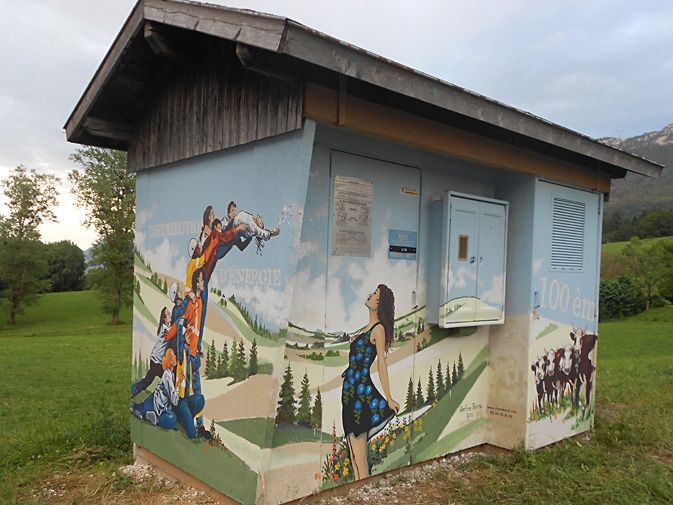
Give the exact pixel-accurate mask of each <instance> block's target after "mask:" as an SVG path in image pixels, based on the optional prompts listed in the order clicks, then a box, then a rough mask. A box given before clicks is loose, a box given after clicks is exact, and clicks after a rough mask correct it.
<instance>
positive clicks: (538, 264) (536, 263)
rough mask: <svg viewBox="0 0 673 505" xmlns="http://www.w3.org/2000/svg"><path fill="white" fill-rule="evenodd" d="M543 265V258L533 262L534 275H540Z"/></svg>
mask: <svg viewBox="0 0 673 505" xmlns="http://www.w3.org/2000/svg"><path fill="white" fill-rule="evenodd" d="M543 265H544V259H543V258H540V259H536V260H535V261H533V273H534V274H536V273H538V272H539V271H540V269H541V268H542V266H543Z"/></svg>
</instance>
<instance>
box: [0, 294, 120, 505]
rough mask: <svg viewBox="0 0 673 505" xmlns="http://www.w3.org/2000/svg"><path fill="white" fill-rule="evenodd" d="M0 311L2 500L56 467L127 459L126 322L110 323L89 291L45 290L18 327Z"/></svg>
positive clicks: (113, 463) (20, 492) (103, 464)
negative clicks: (0, 354)
mask: <svg viewBox="0 0 673 505" xmlns="http://www.w3.org/2000/svg"><path fill="white" fill-rule="evenodd" d="M5 312H6V310H5V306H4V305H3V306H1V307H0V314H2V325H0V346H2V348H3V349H5V350H6V351H9V352H6V353H4V356H5V358H4V360H3V361H4V362H5V363H6V365H8V366H6V367H5V370H6V371H7V372H8V373H7V374H6V375H5V378H4V380H2V381H0V402H1V405H0V440H2V444H1V445H0V503H13V502H15V501H16V500H18V499H19V497H21V496H22V495H23V490H24V489H25V488H28V487H30V486H31V485H32V484H33V482H34V481H35V480H36V479H39V478H40V477H42V476H45V475H49V474H51V473H53V472H55V471H58V470H64V469H76V468H82V467H86V468H88V469H91V470H93V469H103V468H109V467H110V466H113V467H115V466H118V465H119V464H121V463H122V462H128V461H130V458H131V454H130V450H131V443H130V440H129V423H128V414H127V412H128V407H127V405H128V384H129V380H130V373H131V370H130V367H129V363H130V361H129V360H130V356H131V326H130V324H124V325H119V326H111V325H110V324H109V320H110V319H111V318H110V316H108V315H106V314H103V313H102V312H101V308H100V303H99V301H98V298H97V297H96V295H95V294H93V293H91V292H78V293H59V294H49V295H44V296H43V297H42V298H41V300H40V302H39V303H38V304H37V305H35V306H32V307H30V308H29V309H28V310H27V311H26V313H25V314H24V315H23V316H19V317H18V318H17V320H18V323H17V325H16V327H8V326H6V325H5V324H4V323H5V321H6V316H5ZM122 319H123V320H124V321H130V320H131V313H130V311H125V312H124V313H123V314H122ZM22 501H23V500H22Z"/></svg>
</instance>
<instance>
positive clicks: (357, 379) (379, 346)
mask: <svg viewBox="0 0 673 505" xmlns="http://www.w3.org/2000/svg"><path fill="white" fill-rule="evenodd" d="M365 306H366V307H367V308H368V309H369V322H368V324H367V326H366V328H367V330H366V331H365V332H364V333H360V334H359V335H357V336H356V337H355V338H354V339H353V340H351V344H350V352H349V353H348V363H349V366H348V368H347V369H346V370H345V371H344V372H343V374H342V377H343V379H344V382H343V388H342V390H341V407H342V410H341V420H342V422H343V427H344V435H345V437H346V440H347V442H348V446H349V448H350V453H351V460H352V463H353V470H354V474H355V478H356V479H364V478H365V477H368V476H369V463H368V461H367V452H368V451H367V442H368V441H369V439H371V438H372V437H373V436H374V435H376V434H377V433H379V432H380V431H381V430H382V429H383V428H385V427H386V425H387V424H388V423H389V422H390V420H391V419H392V418H393V417H395V414H397V412H399V410H400V404H399V403H397V402H396V401H395V400H393V399H392V396H391V394H390V382H389V380H388V366H387V364H386V360H385V355H386V353H387V352H388V350H389V349H390V344H391V343H392V341H393V321H394V320H395V297H394V295H393V292H392V291H391V290H390V288H389V287H388V286H386V285H385V284H379V286H378V287H377V288H376V291H374V292H373V293H372V294H370V295H369V297H368V298H367V301H366V302H365ZM377 356H378V357H379V359H378V360H377V359H376V358H377ZM375 360H376V362H377V371H378V373H379V380H380V381H381V386H382V387H383V393H384V394H383V395H382V394H381V393H380V392H379V391H378V390H377V389H376V387H375V386H374V383H373V382H372V379H371V376H370V368H371V366H372V364H373V363H374V361H375Z"/></svg>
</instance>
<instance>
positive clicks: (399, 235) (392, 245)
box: [388, 230, 417, 260]
mask: <svg viewBox="0 0 673 505" xmlns="http://www.w3.org/2000/svg"><path fill="white" fill-rule="evenodd" d="M416 237H417V234H416V232H415V231H404V230H388V258H390V259H394V260H415V259H416Z"/></svg>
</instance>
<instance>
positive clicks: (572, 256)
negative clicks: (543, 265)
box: [551, 197, 586, 272]
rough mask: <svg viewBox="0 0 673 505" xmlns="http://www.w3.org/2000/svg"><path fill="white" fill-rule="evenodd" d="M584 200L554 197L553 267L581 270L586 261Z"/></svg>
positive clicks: (559, 269)
mask: <svg viewBox="0 0 673 505" xmlns="http://www.w3.org/2000/svg"><path fill="white" fill-rule="evenodd" d="M585 214H586V208H585V204H584V203H583V202H576V201H574V200H567V199H565V198H558V197H554V205H553V210H552V229H551V269H552V270H555V271H563V272H581V271H582V265H583V263H584V222H585Z"/></svg>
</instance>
